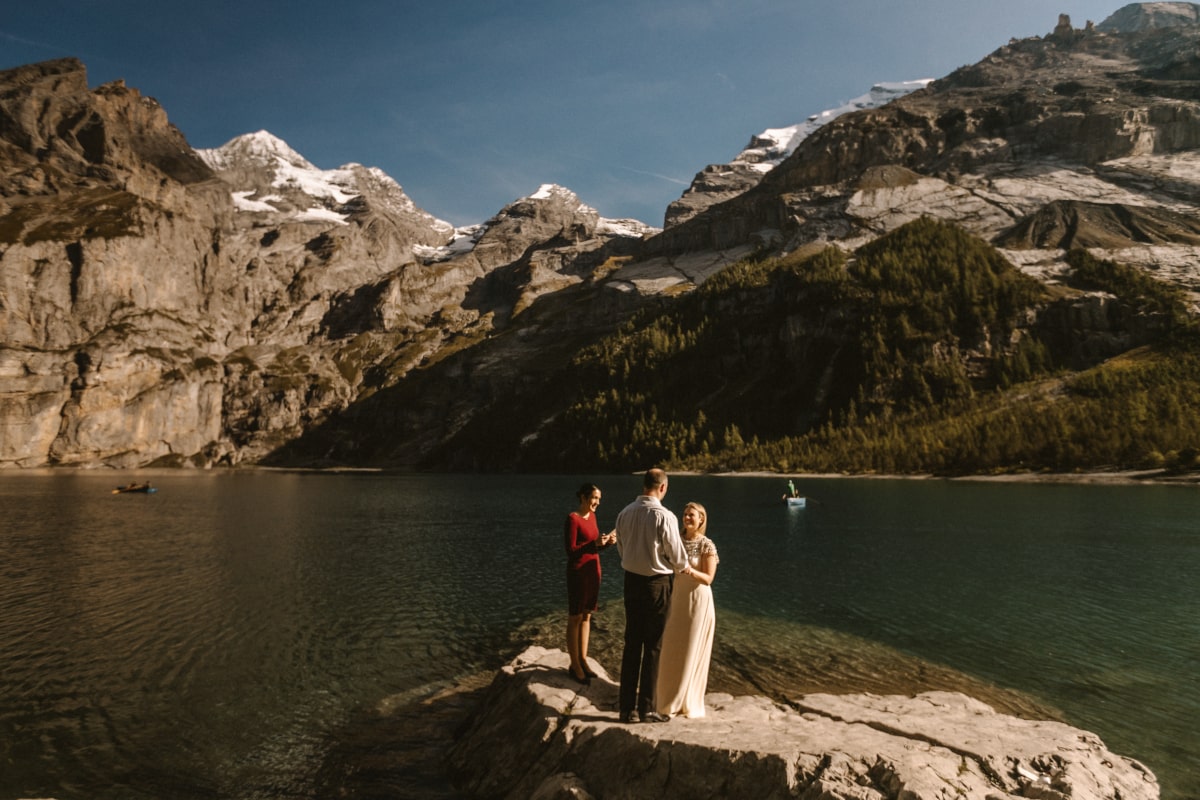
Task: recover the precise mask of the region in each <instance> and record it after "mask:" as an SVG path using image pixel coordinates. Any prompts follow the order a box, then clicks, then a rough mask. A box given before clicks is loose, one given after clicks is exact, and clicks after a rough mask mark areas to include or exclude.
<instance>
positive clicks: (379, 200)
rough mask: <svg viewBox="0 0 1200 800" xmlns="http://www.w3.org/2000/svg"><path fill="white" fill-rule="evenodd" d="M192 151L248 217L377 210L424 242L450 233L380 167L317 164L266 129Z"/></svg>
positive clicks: (342, 219) (338, 216) (299, 217)
mask: <svg viewBox="0 0 1200 800" xmlns="http://www.w3.org/2000/svg"><path fill="white" fill-rule="evenodd" d="M196 153H197V155H198V156H199V157H200V158H201V159H202V160H203V161H204V162H205V163H206V164H208V165H209V167H211V168H212V169H213V170H214V171H215V172H216V173H217V174H218V175H219V176H220V177H221V180H222V181H224V182H225V183H226V184H228V185H229V186H230V187H231V188H232V192H231V194H232V198H233V204H234V207H235V209H236V210H237V211H238V212H239V214H240V215H247V216H249V217H250V218H251V219H252V220H258V221H259V222H261V221H262V220H263V219H269V220H271V221H274V222H275V223H278V224H282V223H285V222H315V223H326V224H328V223H334V224H346V223H348V222H349V221H350V219H351V218H352V217H355V216H356V215H357V216H359V217H361V216H362V215H364V214H369V213H376V214H386V215H388V216H389V217H391V218H392V219H393V221H395V222H397V223H399V224H402V225H403V226H404V227H405V228H406V229H407V231H408V234H409V236H410V237H411V238H412V240H413V241H414V242H415V243H417V244H420V245H422V246H440V245H443V244H445V243H446V242H448V241H449V240H450V238H451V237H452V236H453V226H451V225H450V224H449V223H447V222H444V221H442V220H439V219H437V218H436V217H434V216H433V215H431V214H429V213H427V212H425V211H423V210H422V209H420V208H418V207H417V205H416V204H415V203H414V202H413V201H412V199H411V198H409V196H408V195H407V194H405V192H404V189H403V187H401V186H400V184H399V183H397V182H396V181H395V180H394V179H392V178H391V177H390V176H389V175H387V174H386V173H385V172H383V170H380V169H378V168H375V167H364V166H363V165H361V164H353V163H351V164H344V165H342V166H340V167H338V168H336V169H329V170H323V169H320V168H319V167H317V166H316V165H314V164H313V163H311V162H310V161H309V160H308V159H306V158H305V157H304V156H302V155H300V153H298V152H296V151H295V150H294V149H292V148H291V147H290V146H289V145H288V143H287V142H285V141H283V140H282V139H280V138H279V137H277V136H275V135H274V134H272V133H270V132H268V131H265V130H260V131H256V132H254V133H247V134H243V135H241V136H237V137H235V138H233V139H231V140H229V141H228V142H226V143H225V144H223V145H221V146H220V147H217V148H212V149H198V150H196Z"/></svg>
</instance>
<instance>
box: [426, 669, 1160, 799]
mask: <svg viewBox="0 0 1200 800" xmlns="http://www.w3.org/2000/svg"><path fill="white" fill-rule="evenodd" d="M567 663H568V659H567V656H566V654H565V653H562V652H561V651H558V650H547V649H544V648H540V647H531V648H529V649H528V650H526V651H525V652H524V653H522V654H521V655H520V656H518V657H517V658H516V659H514V660H513V661H512V662H511V663H510V664H509V665H507V666H506V667H504V668H503V669H502V670H501V671H500V672H499V674H498V675H497V676H496V679H495V681H494V682H493V684H492V686H491V688H490V689H489V690H488V694H487V695H486V697H485V699H484V701H483V703H482V708H481V711H480V713H479V714H478V715H477V717H476V718H475V719H474V721H473V723H472V725H471V726H470V727H469V729H468V730H466V731H465V732H464V733H463V735H462V736H461V738H460V739H459V740H458V741H457V742H456V743H455V745H454V747H453V749H452V751H451V754H450V758H449V765H450V769H451V773H452V776H453V777H454V778H455V779H456V781H457V783H458V784H459V785H460V786H461V787H462V788H463V789H464V790H465V791H467V792H468V793H469V794H470V795H471V796H474V797H505V798H514V799H515V798H530V797H540V798H568V797H572V798H676V797H677V798H698V797H699V798H707V797H711V798H716V797H754V798H804V799H805V800H841V799H842V798H845V800H851V799H853V800H885V799H886V800H934V798H938V799H939V800H941V799H943V798H946V799H948V798H977V799H978V800H1011V798H1018V797H1022V798H1041V799H1042V800H1066V798H1071V800H1101V798H1105V799H1106V800H1118V799H1119V800H1151V798H1157V797H1158V796H1159V788H1158V783H1157V781H1156V779H1155V777H1154V775H1153V774H1152V773H1151V772H1150V771H1149V770H1148V769H1146V768H1145V767H1144V766H1142V765H1141V764H1139V763H1137V762H1135V761H1133V760H1131V759H1128V758H1125V757H1122V756H1119V755H1116V754H1114V753H1112V752H1110V751H1109V750H1108V749H1107V748H1106V747H1105V746H1104V743H1103V742H1102V741H1100V739H1099V738H1097V737H1096V736H1095V735H1094V734H1091V733H1088V732H1086V731H1081V730H1078V729H1076V728H1072V727H1070V726H1068V725H1065V724H1063V723H1060V722H1051V721H1037V720H1026V719H1019V718H1017V717H1012V716H1007V715H1004V714H998V713H996V712H995V711H993V710H992V708H991V707H989V706H987V705H985V704H983V703H981V702H979V701H977V700H973V699H971V698H969V697H967V696H965V695H962V694H957V693H950V692H928V693H924V694H919V695H917V696H915V697H909V696H895V695H893V696H877V695H869V694H865V695H828V694H812V695H806V696H804V697H800V698H796V699H795V700H794V701H793V702H792V703H791V704H790V705H786V706H785V705H781V704H779V703H775V702H772V701H770V700H767V699H766V698H763V697H754V696H747V697H732V696H729V695H718V694H710V695H709V696H708V698H707V704H708V707H709V714H708V716H707V717H706V718H704V719H700V720H687V719H682V718H675V719H672V720H671V721H670V722H666V723H658V724H646V723H643V724H636V725H623V724H621V723H620V722H618V721H617V719H616V711H615V705H616V686H615V685H614V684H613V683H612V682H611V681H610V680H608V679H607V676H603V675H602V676H600V677H597V678H594V679H593V680H592V683H591V685H590V686H587V687H582V688H581V687H580V686H579V685H578V684H577V683H575V682H574V681H573V680H572V679H571V678H569V677H568V675H567V673H566V667H567Z"/></svg>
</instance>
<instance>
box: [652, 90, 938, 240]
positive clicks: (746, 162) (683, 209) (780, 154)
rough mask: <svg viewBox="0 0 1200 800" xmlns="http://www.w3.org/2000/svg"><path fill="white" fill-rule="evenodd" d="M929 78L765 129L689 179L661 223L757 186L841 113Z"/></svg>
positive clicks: (880, 101)
mask: <svg viewBox="0 0 1200 800" xmlns="http://www.w3.org/2000/svg"><path fill="white" fill-rule="evenodd" d="M928 83H929V81H927V80H918V81H904V82H899V83H879V84H876V85H875V86H872V87H871V90H870V91H869V92H867V93H866V94H864V95H861V96H860V97H856V98H855V99H853V100H851V101H850V102H848V103H843V104H842V105H840V106H838V107H836V108H830V109H826V110H824V111H821V112H818V113H816V114H812V115H810V116H809V117H808V118H807V119H805V121H804V122H801V123H799V124H797V125H790V126H788V127H786V128H768V129H767V130H765V131H763V132H762V133H759V134H757V135H755V136H752V137H751V138H750V144H748V145H747V146H746V148H745V149H744V150H742V152H740V153H738V154H737V156H735V157H734V159H733V161H731V162H729V163H728V164H710V165H709V166H707V167H705V168H704V169H703V170H701V171H700V172H698V173H697V174H696V176H695V177H694V178H693V179H692V183H691V185H690V186H689V187H688V189H687V191H685V192H684V193H683V195H682V196H681V197H680V198H679V199H678V200H675V201H674V202H672V203H671V204H670V205H669V206H667V212H666V218H665V222H664V226H665V227H667V228H670V227H673V226H675V225H679V224H680V223H683V222H687V221H688V220H689V219H691V218H692V217H694V216H696V215H697V214H699V213H700V212H702V211H704V210H705V209H707V208H710V207H711V206H714V205H717V204H718V203H722V202H724V201H726V200H730V199H732V198H734V197H737V196H738V195H740V194H742V193H743V192H745V191H746V190H748V189H750V188H751V187H753V186H756V185H758V182H759V181H761V180H762V177H763V176H764V175H766V174H767V173H768V172H770V171H771V170H772V169H774V168H775V167H776V166H778V165H779V164H781V163H782V162H783V161H784V159H786V158H787V157H788V156H790V155H791V154H792V153H793V152H795V150H796V148H797V147H799V146H800V143H801V142H803V141H804V140H805V139H806V138H808V137H809V136H811V135H812V134H813V132H814V131H816V130H817V129H818V128H820V127H821V126H822V125H825V124H826V123H829V122H831V121H832V120H834V119H837V118H838V117H840V116H841V115H843V114H849V113H851V112H854V111H862V110H864V109H868V108H879V107H880V106H884V105H887V104H888V103H890V102H891V101H893V100H895V99H896V98H898V97H903V96H904V95H906V94H908V93H909V92H914V91H916V90H918V89H922V88H924V87H925V86H926V85H927V84H928Z"/></svg>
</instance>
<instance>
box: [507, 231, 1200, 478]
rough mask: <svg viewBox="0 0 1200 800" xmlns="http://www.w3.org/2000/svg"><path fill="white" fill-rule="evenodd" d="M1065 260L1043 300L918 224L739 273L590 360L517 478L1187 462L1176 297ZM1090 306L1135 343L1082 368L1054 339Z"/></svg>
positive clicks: (1040, 292)
mask: <svg viewBox="0 0 1200 800" xmlns="http://www.w3.org/2000/svg"><path fill="white" fill-rule="evenodd" d="M1068 261H1069V263H1070V265H1071V271H1070V273H1069V274H1068V275H1067V279H1066V282H1065V285H1058V286H1049V287H1047V286H1045V285H1043V284H1041V283H1039V282H1037V281H1034V280H1032V279H1030V278H1028V277H1026V276H1024V275H1022V274H1021V273H1019V272H1018V271H1017V270H1015V269H1014V268H1013V267H1012V266H1011V265H1009V264H1008V263H1007V262H1006V261H1005V260H1004V258H1003V257H1002V256H1001V255H1000V254H999V253H998V252H997V251H996V250H995V249H994V248H992V247H991V246H990V245H989V244H987V243H986V242H984V241H982V240H980V239H978V238H975V237H973V236H971V235H969V234H967V233H965V232H964V231H962V230H961V229H959V228H957V227H955V226H953V225H951V224H948V223H942V222H936V221H932V220H928V219H923V220H919V221H917V222H913V223H910V224H908V225H906V226H904V227H902V228H900V229H898V230H896V231H895V232H893V233H892V234H889V235H887V236H885V237H882V238H880V239H877V240H876V241H874V242H872V243H870V244H869V245H866V246H864V247H863V248H861V249H860V250H859V251H857V252H856V253H855V254H854V255H853V257H851V258H849V259H847V257H846V256H844V255H843V254H842V253H841V251H839V250H837V249H834V248H829V249H826V250H824V251H821V252H819V253H817V254H815V255H811V256H808V257H805V258H797V257H792V258H782V259H776V258H769V259H765V260H748V261H745V262H742V263H740V264H738V265H736V266H735V267H732V268H730V269H728V270H726V271H725V272H723V273H721V274H720V275H718V276H716V277H714V278H713V279H711V280H709V281H708V282H707V283H706V284H705V285H704V286H703V287H701V288H699V289H697V290H696V291H694V292H692V293H690V294H688V295H685V296H682V297H679V298H677V299H675V300H674V301H673V302H671V303H670V304H669V305H667V306H666V307H665V308H664V309H654V310H649V311H647V312H645V313H644V315H643V316H642V317H640V318H638V319H634V320H632V321H631V322H630V323H629V324H627V325H626V326H625V328H624V329H623V330H622V331H620V332H619V333H617V334H615V335H613V336H610V337H607V338H605V339H603V340H602V341H600V342H599V343H598V344H596V345H595V346H593V347H590V348H588V349H587V350H585V351H583V352H581V353H580V354H579V355H578V356H577V357H576V359H575V360H574V363H573V364H572V367H571V372H572V374H573V376H574V380H573V382H572V383H573V385H575V386H577V387H579V389H580V392H579V396H578V397H576V398H575V399H574V401H573V402H572V403H571V404H570V406H569V408H568V409H567V410H566V411H565V412H564V413H562V414H561V415H560V416H558V417H557V418H556V419H555V420H554V421H553V422H552V423H550V424H549V425H547V426H545V428H543V430H542V431H541V432H540V433H539V435H538V436H537V439H536V442H534V443H533V444H532V445H531V446H530V447H529V448H528V450H527V451H526V453H525V458H524V461H525V466H526V467H528V468H540V467H555V468H565V467H569V466H572V465H575V466H580V467H587V468H589V469H612V470H624V469H636V468H637V467H638V466H639V465H644V464H649V463H663V464H666V465H668V466H670V467H672V468H676V469H680V468H685V469H698V470H728V469H733V470H757V469H765V470H779V471H814V472H864V473H869V472H888V473H892V472H897V473H938V474H957V473H977V472H1011V471H1025V470H1056V471H1061V470H1074V469H1098V468H1109V467H1122V468H1134V467H1162V466H1174V467H1189V466H1192V464H1193V462H1194V461H1195V456H1196V453H1197V448H1198V447H1200V414H1198V413H1197V411H1200V409H1198V408H1197V404H1198V400H1197V398H1200V336H1198V335H1197V332H1196V331H1195V329H1194V325H1189V323H1188V320H1187V316H1186V313H1185V303H1184V296H1183V294H1182V293H1181V292H1180V291H1179V290H1177V289H1175V288H1172V287H1169V286H1166V285H1165V284H1161V283H1159V282H1157V281H1155V280H1154V279H1153V278H1150V277H1148V276H1147V275H1146V274H1145V273H1142V272H1140V271H1137V270H1134V269H1130V268H1128V267H1123V266H1121V265H1119V264H1116V263H1114V262H1111V261H1098V260H1097V259H1095V258H1093V257H1091V256H1089V255H1088V254H1087V253H1086V252H1085V251H1082V250H1080V251H1076V252H1073V253H1071V254H1070V255H1069V258H1068ZM1096 293H1103V294H1099V295H1098V294H1096ZM1089 297H1096V298H1100V299H1101V300H1102V301H1103V302H1104V306H1103V308H1104V309H1105V321H1106V324H1107V325H1108V328H1107V330H1105V331H1104V333H1106V334H1107V335H1108V340H1109V341H1111V342H1116V343H1120V342H1129V343H1131V344H1133V345H1134V346H1133V348H1132V349H1129V350H1128V351H1127V352H1125V353H1124V354H1122V355H1117V356H1116V357H1113V356H1114V354H1113V353H1112V352H1104V351H1103V348H1100V349H1099V350H1098V351H1097V352H1094V353H1093V354H1092V355H1091V356H1090V358H1089V357H1088V355H1087V354H1086V353H1083V354H1081V353H1080V351H1079V349H1078V347H1075V346H1073V345H1072V346H1067V345H1065V344H1064V343H1063V342H1065V341H1072V342H1075V341H1078V339H1079V338H1080V336H1079V334H1086V331H1083V332H1081V331H1074V333H1075V334H1077V335H1076V336H1072V337H1069V338H1064V337H1063V336H1062V330H1061V328H1062V325H1061V320H1062V319H1063V318H1064V317H1065V318H1067V319H1070V314H1065V313H1064V308H1066V307H1068V306H1071V305H1072V304H1076V303H1078V302H1079V301H1080V299H1081V298H1089ZM1114 298H1115V299H1114ZM1114 346H1115V347H1117V348H1119V347H1120V345H1119V344H1116V345H1114ZM1081 361H1082V363H1080V362H1081ZM594 387H606V388H604V389H603V390H596V391H589V389H591V388H594Z"/></svg>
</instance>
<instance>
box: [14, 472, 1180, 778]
mask: <svg viewBox="0 0 1200 800" xmlns="http://www.w3.org/2000/svg"><path fill="white" fill-rule="evenodd" d="M141 477H145V476H143V475H134V476H131V475H126V474H118V475H114V474H113V473H107V474H104V473H90V472H84V473H79V472H69V473H67V472H64V473H49V474H45V473H39V474H27V473H20V474H0V510H2V511H3V514H2V517H0V518H2V519H3V520H4V522H3V524H2V526H0V552H2V553H3V557H2V558H0V798H16V797H55V798H58V800H74V799H75V798H122V800H124V799H125V798H133V799H135V800H136V799H138V798H179V799H180V800H191V798H238V799H239V800H247V799H248V798H310V797H314V796H315V792H316V791H317V790H316V789H315V788H314V787H315V786H316V783H315V777H314V776H315V774H316V772H317V770H318V769H319V768H320V765H321V764H323V763H324V762H325V761H326V760H327V759H328V757H329V754H330V751H331V748H332V747H333V746H334V745H333V744H331V737H332V736H333V735H334V733H335V732H336V731H337V730H338V729H339V727H340V726H342V725H343V724H345V722H346V720H347V719H349V718H350V717H351V716H353V715H354V714H355V713H356V712H357V711H358V710H360V709H363V708H369V707H373V706H375V705H377V704H379V703H380V702H381V701H382V700H383V699H385V698H392V699H393V700H395V699H399V700H401V701H402V700H404V699H405V698H409V699H413V700H415V699H419V698H422V697H424V696H426V695H428V694H429V693H430V692H432V691H434V690H435V689H437V688H439V687H442V686H445V685H447V684H448V683H450V682H452V681H454V680H456V679H459V678H461V677H463V676H465V675H469V674H472V673H476V672H479V671H480V670H494V669H495V668H496V667H498V666H499V665H500V664H502V663H504V662H505V661H506V660H508V659H509V658H511V657H512V656H513V655H514V654H515V653H514V650H513V648H514V647H516V646H517V645H516V644H514V632H515V631H517V630H519V629H521V628H522V626H527V625H529V624H530V623H531V621H535V622H536V621H538V620H547V619H550V620H554V619H557V617H556V616H555V615H558V614H561V611H562V608H563V604H564V603H565V597H564V595H565V590H564V588H563V586H562V561H563V556H562V548H561V543H560V534H561V526H562V520H563V517H564V516H565V514H566V513H567V512H568V511H569V510H571V509H572V508H573V506H574V491H575V489H576V487H577V486H578V484H579V483H580V481H581V480H583V479H585V478H586V479H587V480H592V481H594V482H596V483H597V484H599V485H600V487H601V488H602V490H603V491H604V499H603V502H602V504H601V507H600V510H599V517H600V523H601V527H602V529H606V526H611V525H612V522H613V520H614V519H615V517H616V514H617V512H618V511H619V510H620V508H621V507H622V506H623V505H624V504H625V503H626V502H628V501H629V500H631V499H633V497H634V496H636V494H637V493H638V488H639V483H640V481H639V479H638V478H637V477H630V476H616V477H613V476H608V477H605V476H584V477H580V476H458V475H455V476H444V475H438V476H429V475H391V474H377V473H353V474H306V473H283V472H245V473H195V474H192V473H159V474H154V475H150V476H149V477H151V479H152V480H153V481H154V484H155V486H156V487H157V488H158V492H157V493H155V494H151V495H112V494H111V491H110V490H111V489H112V488H113V487H115V486H116V485H117V484H119V483H125V482H127V481H128V480H130V479H131V478H141ZM798 483H799V488H800V489H801V490H802V491H803V492H805V493H806V494H808V495H809V497H810V498H811V502H810V505H809V507H808V508H807V509H804V510H803V511H796V510H789V509H787V508H786V507H784V506H783V504H782V503H781V502H779V498H780V494H781V493H782V491H783V488H784V485H785V482H784V481H783V480H782V479H778V478H759V477H708V476H678V477H675V478H673V479H672V482H671V488H670V491H669V493H668V496H667V499H666V504H667V505H668V507H671V508H673V509H675V510H676V511H679V510H680V509H681V508H682V506H683V504H684V503H685V502H687V501H689V500H696V501H699V502H701V503H703V504H705V505H706V506H707V507H708V511H709V517H710V533H711V535H712V537H713V539H714V541H715V542H716V543H717V545H718V547H719V548H720V554H721V566H720V571H719V573H718V576H717V581H716V584H715V585H714V594H715V598H716V604H717V615H718V632H717V640H718V651H717V653H718V657H720V655H721V653H722V652H726V653H729V652H733V651H735V650H738V651H739V652H740V651H742V650H744V649H746V648H750V647H752V646H753V645H754V643H755V641H760V640H761V639H762V638H763V637H764V636H768V635H769V636H770V638H771V639H772V640H773V642H774V643H775V644H776V645H777V651H778V652H776V653H775V655H773V656H772V658H773V659H774V661H773V663H765V662H756V663H753V664H751V665H750V666H749V667H747V666H745V665H739V666H738V668H739V669H740V670H742V672H743V674H744V673H746V672H747V671H748V672H749V673H750V675H749V679H750V680H751V682H754V683H761V684H764V685H771V681H772V680H773V679H774V677H773V676H774V674H775V673H776V672H777V671H779V670H781V669H782V668H783V667H786V666H787V665H786V664H785V663H783V662H785V661H787V659H788V658H789V655H788V652H796V653H799V652H800V651H802V650H805V649H806V648H807V646H808V645H806V642H813V641H815V639H814V637H823V636H824V635H825V634H826V633H828V634H829V635H830V636H835V637H845V641H861V642H865V643H869V645H870V646H871V647H878V648H881V650H882V651H886V652H889V653H893V652H894V653H896V654H899V655H900V656H902V657H904V658H909V659H914V660H918V661H920V662H921V663H927V664H929V665H936V666H937V668H938V669H945V670H949V671H954V672H958V673H962V674H963V675H965V676H969V677H970V678H971V679H972V680H978V681H980V682H986V683H988V684H992V685H995V686H997V687H1001V688H1003V689H1011V690H1015V691H1016V692H1019V693H1022V694H1023V695H1026V696H1028V697H1030V698H1032V699H1034V700H1035V701H1036V702H1037V703H1039V704H1043V705H1044V706H1046V707H1047V708H1050V709H1053V710H1054V711H1055V712H1056V713H1057V714H1059V715H1060V716H1061V717H1062V718H1063V719H1064V720H1066V721H1067V722H1069V723H1071V724H1073V725H1076V726H1078V727H1081V728H1085V729H1087V730H1091V731H1094V732H1095V733H1097V734H1099V735H1100V737H1101V738H1102V739H1103V740H1104V741H1105V743H1106V744H1107V745H1108V746H1109V748H1110V749H1112V750H1113V751H1114V752H1116V753H1119V754H1121V755H1126V756H1130V757H1133V758H1136V759H1138V760H1139V761H1141V762H1143V763H1145V764H1146V765H1147V766H1149V767H1150V769H1151V770H1153V771H1154V772H1155V773H1156V774H1157V775H1158V777H1159V780H1160V782H1161V784H1162V787H1163V797H1164V798H1166V800H1185V798H1198V797H1200V755H1198V754H1200V732H1198V731H1197V726H1196V724H1195V720H1196V719H1198V718H1200V680H1197V677H1198V675H1197V671H1198V667H1200V525H1198V524H1197V520H1200V489H1197V488H1195V487H1182V486H1153V485H1148V486H1112V485H1066V484H1036V483H1028V484H1025V483H990V482H968V481H908V480H882V479H880V480H868V479H862V480H860V479H822V480H805V481H801V482H798ZM603 563H604V569H605V570H606V577H605V580H604V583H603V587H602V603H603V604H604V606H605V607H604V608H602V613H601V615H600V617H599V618H598V621H604V622H608V621H611V622H618V611H616V610H615V609H616V608H617V606H618V605H619V594H620V580H619V564H618V562H617V560H616V557H615V553H609V554H606V555H605V557H604V562H603ZM610 605H611V606H612V608H611V609H610V608H609V606H610ZM610 618H611V619H610ZM764 631H770V633H769V634H765V633H764ZM793 641H794V642H795V644H794V645H793V644H791V642H793ZM836 641H838V642H840V641H843V640H842V639H840V638H838V639H836ZM780 643H786V644H780ZM823 646H829V645H828V644H825V645H823ZM834 646H840V645H834ZM787 648H791V651H789V650H788V649H787ZM606 666H608V667H609V668H610V671H611V672H615V669H614V668H615V666H616V665H615V664H608V665H606ZM756 671H757V674H755V672H756Z"/></svg>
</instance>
